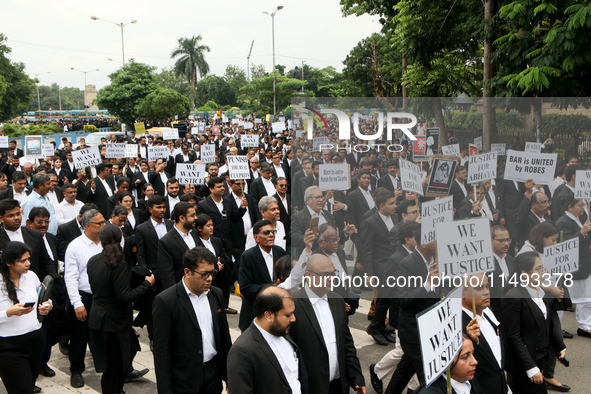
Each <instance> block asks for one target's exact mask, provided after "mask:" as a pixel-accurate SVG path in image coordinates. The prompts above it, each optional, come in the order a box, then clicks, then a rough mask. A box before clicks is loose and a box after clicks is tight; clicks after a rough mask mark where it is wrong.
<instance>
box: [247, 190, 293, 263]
mask: <svg viewBox="0 0 591 394" xmlns="http://www.w3.org/2000/svg"><path fill="white" fill-rule="evenodd" d="M259 211H260V212H261V216H262V217H263V220H268V221H269V222H271V224H272V226H273V230H275V245H277V246H280V247H281V248H282V249H283V250H285V251H287V249H286V243H287V240H286V234H287V233H286V232H285V227H284V226H283V223H281V221H280V220H279V218H280V215H281V213H280V211H279V204H278V203H277V200H276V199H275V197H271V196H265V197H263V198H261V200H260V201H259ZM253 246H256V242H255V240H254V235H253V232H252V229H250V231H249V232H248V234H246V245H245V249H250V248H252V247H253Z"/></svg>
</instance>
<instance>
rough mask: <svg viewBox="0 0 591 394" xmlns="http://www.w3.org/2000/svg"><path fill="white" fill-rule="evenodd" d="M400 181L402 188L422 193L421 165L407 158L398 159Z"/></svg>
mask: <svg viewBox="0 0 591 394" xmlns="http://www.w3.org/2000/svg"><path fill="white" fill-rule="evenodd" d="M400 183H401V186H402V190H404V191H408V192H414V193H418V194H420V195H421V196H422V195H423V183H422V182H421V167H420V166H418V165H416V164H414V163H411V162H410V161H408V160H400Z"/></svg>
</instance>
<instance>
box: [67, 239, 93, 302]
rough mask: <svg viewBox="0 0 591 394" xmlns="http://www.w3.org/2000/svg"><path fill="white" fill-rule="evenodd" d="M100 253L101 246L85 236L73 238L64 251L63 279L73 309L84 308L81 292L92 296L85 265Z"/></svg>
mask: <svg viewBox="0 0 591 394" xmlns="http://www.w3.org/2000/svg"><path fill="white" fill-rule="evenodd" d="M102 251H103V245H102V244H101V243H100V242H99V243H98V245H97V244H95V243H94V241H92V240H91V239H89V238H88V237H87V236H86V234H82V235H81V236H79V237H78V238H75V239H74V240H73V241H72V242H70V244H69V245H68V249H66V257H65V260H64V264H65V271H64V279H65V281H66V288H67V289H68V296H69V297H70V303H71V304H72V305H73V306H74V309H76V308H79V307H81V306H84V304H83V303H82V298H81V297H80V292H81V291H83V292H85V293H89V294H92V291H91V289H90V283H89V282H88V273H87V272H86V265H87V264H88V260H90V258H91V257H92V256H94V255H97V254H99V253H101V252H102Z"/></svg>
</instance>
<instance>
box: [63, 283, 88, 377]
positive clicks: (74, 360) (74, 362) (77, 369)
mask: <svg viewBox="0 0 591 394" xmlns="http://www.w3.org/2000/svg"><path fill="white" fill-rule="evenodd" d="M80 297H82V303H83V304H84V307H85V308H86V320H85V321H83V322H82V321H80V320H78V319H76V312H75V311H74V307H73V306H72V308H69V312H70V321H71V322H72V331H71V332H70V350H69V352H68V358H69V359H70V372H71V373H72V375H74V374H81V373H82V372H84V368H85V365H84V358H85V357H86V345H88V339H89V338H90V332H89V330H88V317H89V316H90V309H91V308H92V294H89V293H85V292H83V291H81V292H80Z"/></svg>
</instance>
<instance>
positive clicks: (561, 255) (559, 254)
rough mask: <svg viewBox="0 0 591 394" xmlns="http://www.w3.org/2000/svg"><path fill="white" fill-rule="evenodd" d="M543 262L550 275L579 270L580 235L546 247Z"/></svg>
mask: <svg viewBox="0 0 591 394" xmlns="http://www.w3.org/2000/svg"><path fill="white" fill-rule="evenodd" d="M542 263H543V264H544V268H546V272H548V273H549V274H550V275H552V274H554V273H556V274H566V273H569V272H574V271H578V270H579V237H575V238H571V239H569V240H567V241H564V242H560V243H558V244H556V245H552V246H547V247H545V248H544V257H543V258H542ZM555 278H557V277H555ZM540 279H542V278H540Z"/></svg>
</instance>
